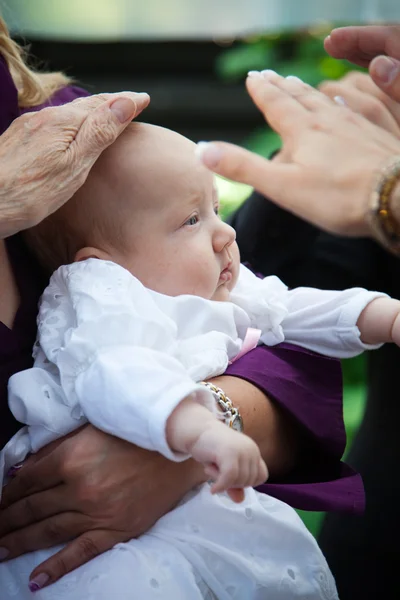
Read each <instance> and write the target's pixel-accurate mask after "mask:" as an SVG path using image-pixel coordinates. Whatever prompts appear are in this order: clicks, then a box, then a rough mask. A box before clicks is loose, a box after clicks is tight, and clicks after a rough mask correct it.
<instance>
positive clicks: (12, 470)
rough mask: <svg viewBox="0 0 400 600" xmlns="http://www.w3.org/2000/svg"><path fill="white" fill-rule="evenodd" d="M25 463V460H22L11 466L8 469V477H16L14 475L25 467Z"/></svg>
mask: <svg viewBox="0 0 400 600" xmlns="http://www.w3.org/2000/svg"><path fill="white" fill-rule="evenodd" d="M23 464H24V463H23V461H21V462H19V463H16V464H15V465H13V466H12V467H10V468H9V469H8V471H7V477H14V475H15V474H16V473H18V471H19V470H20V469H21V468H22V467H23Z"/></svg>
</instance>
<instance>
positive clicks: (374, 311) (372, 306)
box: [357, 298, 400, 346]
mask: <svg viewBox="0 0 400 600" xmlns="http://www.w3.org/2000/svg"><path fill="white" fill-rule="evenodd" d="M357 327H358V328H359V330H360V334H361V340H362V342H364V343H365V344H384V343H386V342H394V343H395V344H397V345H398V346H399V345H400V301H399V300H394V299H393V298H376V299H375V300H373V301H372V302H370V303H369V304H368V305H367V306H366V307H365V308H364V310H363V311H362V313H361V314H360V316H359V318H358V321H357Z"/></svg>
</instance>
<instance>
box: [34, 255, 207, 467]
mask: <svg viewBox="0 0 400 600" xmlns="http://www.w3.org/2000/svg"><path fill="white" fill-rule="evenodd" d="M38 328H39V341H40V345H41V348H42V349H43V351H44V353H45V354H46V357H47V359H48V360H49V361H50V362H52V363H53V364H54V365H56V367H57V369H58V373H59V380H60V384H61V388H62V394H63V398H64V402H65V404H66V406H67V407H68V410H69V413H70V416H71V417H72V418H73V419H76V420H81V419H82V418H86V419H87V420H88V421H90V422H91V423H92V424H93V425H95V426H96V427H98V428H99V429H102V430H103V431H106V432H108V433H111V434H113V435H115V436H117V437H121V438H123V439H126V440H128V441H130V442H132V443H134V444H137V445H139V446H141V447H143V448H147V449H152V450H157V451H159V452H161V453H162V454H164V456H166V457H167V458H170V459H172V460H183V459H184V458H186V456H182V455H179V454H177V453H174V452H173V451H171V449H170V448H169V446H168V444H167V440H166V436H165V428H166V421H167V419H168V417H169V415H170V414H171V412H172V411H173V410H174V408H175V407H176V406H177V405H178V404H179V403H180V402H181V401H182V400H183V399H184V398H185V397H187V396H189V395H192V397H193V399H195V400H196V401H199V402H202V403H204V404H205V405H207V406H209V407H210V408H211V407H212V406H213V403H212V398H211V395H210V394H209V393H208V391H207V390H206V389H205V388H204V386H201V385H198V384H197V383H196V382H194V381H193V380H192V379H191V378H190V377H189V376H188V374H187V372H186V370H185V369H184V368H183V366H182V364H181V363H180V362H179V361H178V360H177V359H176V358H174V357H173V356H172V354H173V348H174V344H176V326H175V324H174V322H173V321H172V320H171V319H169V318H168V317H166V316H165V315H164V314H162V311H161V310H160V309H159V308H158V307H157V305H156V304H155V303H154V301H153V299H152V297H151V295H150V294H149V292H148V290H146V288H144V286H142V284H141V283H140V282H139V281H138V280H137V279H135V278H134V277H133V276H132V275H131V274H130V273H128V271H126V270H125V269H123V268H122V267H120V266H118V265H116V264H114V263H110V262H106V261H99V260H95V259H91V260H88V261H85V262H82V263H74V264H73V265H68V266H67V267H61V268H60V269H59V270H58V271H57V272H56V273H55V274H54V275H53V277H52V279H51V282H50V285H49V286H48V288H47V289H46V291H45V293H44V294H43V298H42V302H41V307H40V311H39V318H38Z"/></svg>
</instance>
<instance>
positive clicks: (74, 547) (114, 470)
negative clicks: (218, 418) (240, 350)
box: [0, 375, 302, 585]
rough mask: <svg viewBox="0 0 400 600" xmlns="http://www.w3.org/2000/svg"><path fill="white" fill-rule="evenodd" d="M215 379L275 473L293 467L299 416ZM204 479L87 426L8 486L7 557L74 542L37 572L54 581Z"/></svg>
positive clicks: (2, 516)
mask: <svg viewBox="0 0 400 600" xmlns="http://www.w3.org/2000/svg"><path fill="white" fill-rule="evenodd" d="M212 382H213V383H214V384H215V385H217V386H221V387H222V388H223V389H224V391H225V392H226V393H227V394H228V396H229V397H230V398H231V399H232V401H233V403H234V405H235V406H237V407H238V408H239V409H240V413H241V415H242V417H243V420H244V425H245V432H246V433H247V434H248V435H249V436H250V437H251V438H252V439H254V441H255V442H256V443H257V444H258V446H259V448H260V451H261V454H262V456H263V458H264V459H265V461H266V462H267V464H268V467H269V470H270V473H271V474H272V475H273V476H281V475H283V474H285V473H287V472H288V471H290V469H291V468H292V467H293V465H294V464H295V463H296V458H297V457H298V456H299V455H300V452H299V446H300V441H301V438H302V434H301V433H299V431H298V427H297V426H296V425H294V424H293V422H292V420H291V419H290V418H288V417H287V416H286V415H285V414H283V412H282V411H281V410H280V409H279V408H278V407H277V406H276V405H275V404H274V403H272V402H271V401H270V400H269V399H268V398H267V397H266V396H265V395H264V393H263V392H262V391H261V390H259V389H258V388H257V387H256V386H255V385H253V384H251V383H249V382H247V381H245V380H243V379H240V378H238V377H234V376H227V375H222V376H220V377H218V378H214V379H213V380H212ZM204 477H205V476H204V470H203V467H202V465H200V464H199V463H196V462H195V461H192V460H187V461H184V462H181V463H174V462H171V461H169V460H167V459H165V458H163V457H162V456H161V455H159V454H158V453H156V452H149V451H147V450H143V449H141V448H138V447H136V446H133V445H132V444H129V443H128V442H125V441H123V440H120V439H119V438H115V437H112V436H110V435H108V434H106V433H103V432H101V431H98V430H97V429H95V428H94V427H92V426H91V425H88V426H86V427H84V428H83V429H80V430H78V431H75V432H73V433H72V434H70V435H69V436H67V437H65V438H63V439H62V440H58V441H57V442H53V443H52V444H49V445H48V446H46V447H45V448H42V450H40V451H39V452H38V453H37V454H35V455H33V456H31V457H30V458H29V459H28V460H27V461H26V462H25V463H24V466H23V467H22V469H20V470H19V471H18V472H17V475H16V477H15V478H14V479H13V480H12V481H11V483H9V484H8V485H7V486H6V487H5V488H4V490H3V498H2V504H1V507H0V557H1V559H8V558H13V557H16V556H19V555H20V554H24V553H26V552H30V551H34V550H39V549H40V548H47V547H51V546H54V545H56V544H59V543H65V542H69V543H68V544H67V545H66V546H65V548H63V549H62V550H61V551H60V552H58V553H57V554H55V555H54V556H52V557H51V558H50V559H49V560H47V561H46V562H45V563H43V564H41V565H38V567H36V569H35V570H34V571H33V573H32V575H31V579H32V578H34V577H37V576H38V575H39V574H41V573H43V574H45V575H47V576H48V579H47V582H46V585H48V584H50V583H53V582H54V581H56V580H57V579H59V578H60V577H62V576H63V575H65V574H66V573H68V572H70V571H72V570H73V569H75V568H77V567H79V566H80V565H82V564H83V563H85V562H87V561H88V560H90V559H91V558H93V557H95V556H97V555H98V554H101V553H102V552H105V551H106V550H109V549H110V548H112V547H113V546H114V545H115V544H116V543H118V542H125V541H127V540H130V539H132V538H134V537H137V536H138V535H140V534H142V533H144V532H146V531H147V530H148V529H149V528H150V527H151V526H152V525H153V524H154V523H155V521H157V520H158V519H159V518H160V517H162V516H163V515H164V514H166V513H167V512H168V511H169V510H171V509H172V508H173V507H174V506H175V505H176V504H177V502H179V501H180V500H181V499H182V497H183V496H184V495H185V494H186V492H187V491H189V490H190V489H192V488H193V487H194V486H195V485H197V484H199V483H202V482H203V481H204ZM69 540H72V541H69ZM1 549H3V552H2V551H1ZM4 549H5V550H6V551H8V554H7V556H5V553H4Z"/></svg>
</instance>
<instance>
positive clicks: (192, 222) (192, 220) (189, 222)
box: [185, 215, 199, 226]
mask: <svg viewBox="0 0 400 600" xmlns="http://www.w3.org/2000/svg"><path fill="white" fill-rule="evenodd" d="M198 222H199V217H198V216H197V215H193V216H192V217H190V218H189V219H188V220H187V221H186V222H185V225H192V226H193V225H196V224H197V223H198Z"/></svg>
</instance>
